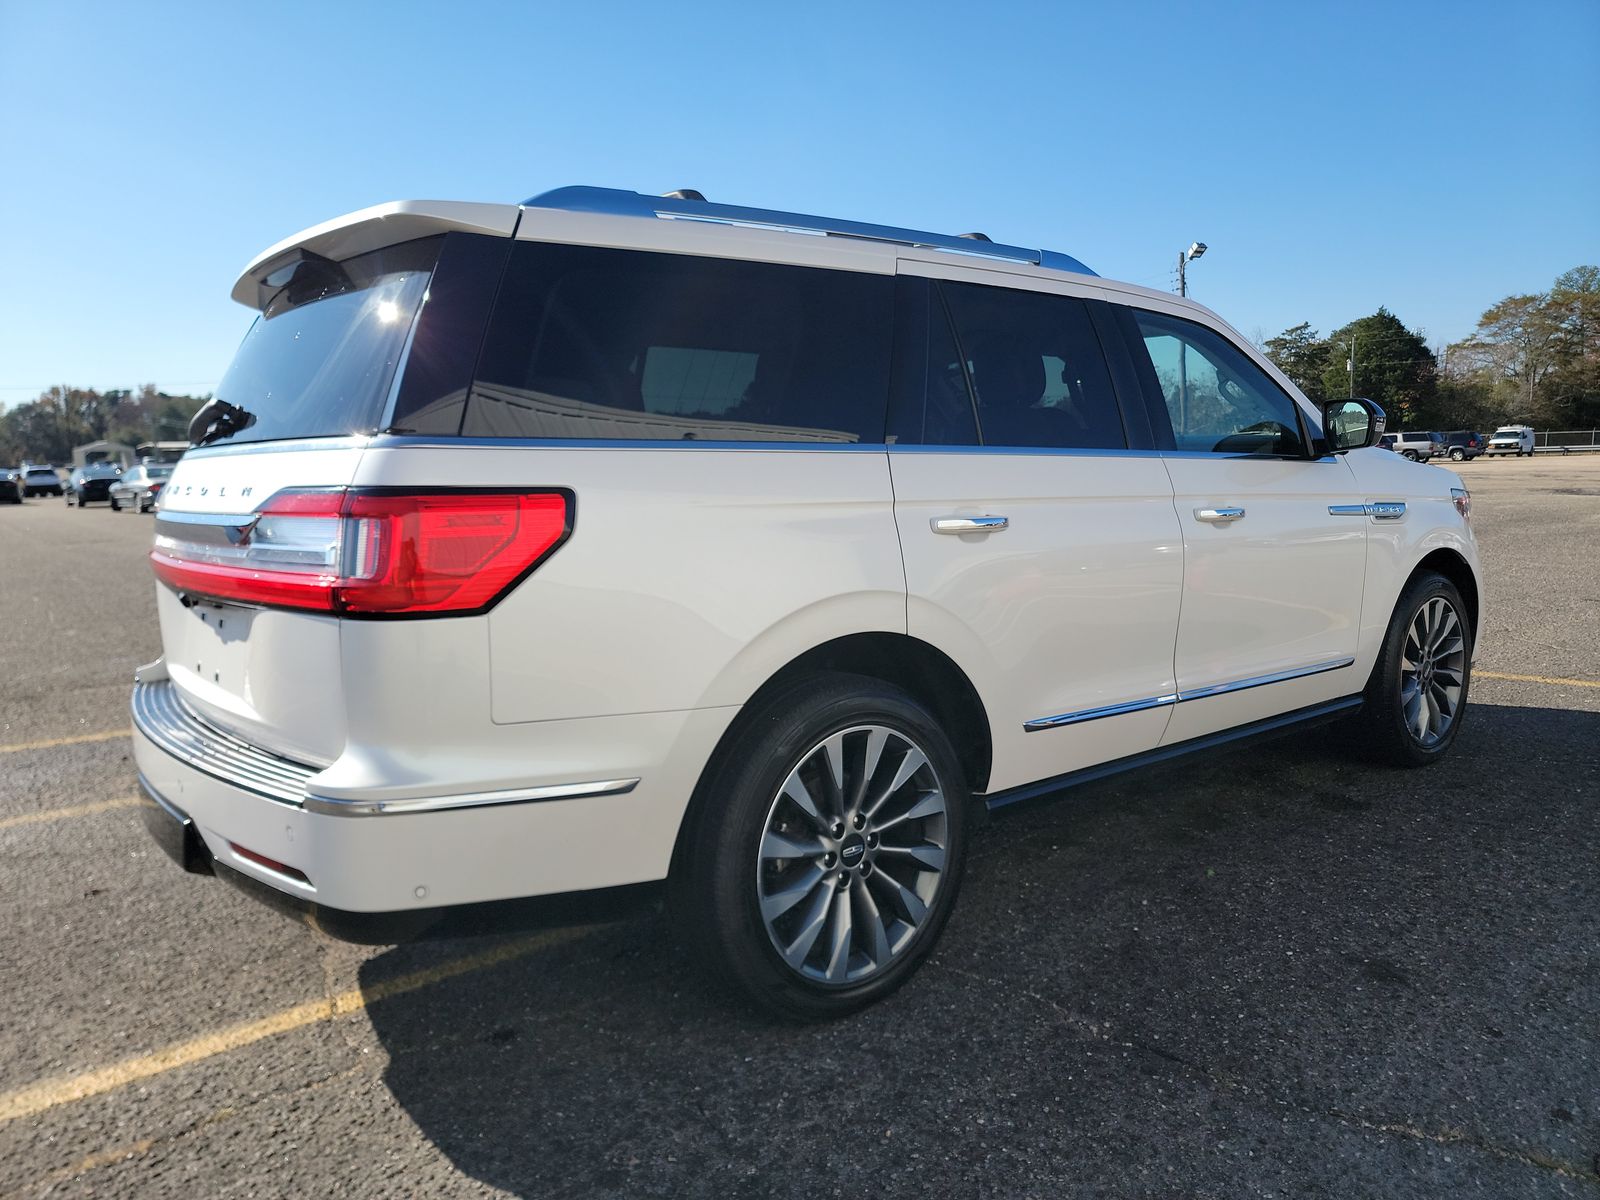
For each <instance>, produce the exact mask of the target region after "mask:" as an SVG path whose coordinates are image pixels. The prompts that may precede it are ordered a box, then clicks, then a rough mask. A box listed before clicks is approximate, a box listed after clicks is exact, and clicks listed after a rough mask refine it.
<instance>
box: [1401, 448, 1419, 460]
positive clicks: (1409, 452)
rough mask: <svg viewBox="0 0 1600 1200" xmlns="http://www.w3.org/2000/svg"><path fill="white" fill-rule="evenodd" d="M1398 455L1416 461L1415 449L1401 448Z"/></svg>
mask: <svg viewBox="0 0 1600 1200" xmlns="http://www.w3.org/2000/svg"><path fill="white" fill-rule="evenodd" d="M1400 457H1402V458H1409V459H1410V460H1411V461H1412V462H1416V461H1417V452H1416V451H1415V450H1402V451H1400Z"/></svg>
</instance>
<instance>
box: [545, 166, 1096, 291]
mask: <svg viewBox="0 0 1600 1200" xmlns="http://www.w3.org/2000/svg"><path fill="white" fill-rule="evenodd" d="M522 203H523V207H525V208H556V209H562V210H564V211H567V212H588V213H602V214H605V215H607V216H617V217H659V218H665V219H668V220H691V221H705V222H708V223H711V224H719V225H740V226H746V227H755V228H765V229H782V230H787V231H791V232H796V233H809V234H822V235H826V236H831V237H852V238H862V239H864V240H867V241H875V242H890V243H893V244H896V245H902V246H916V247H918V248H922V249H932V250H947V251H950V252H951V253H955V254H961V255H966V256H968V257H972V258H996V259H1003V260H1005V261H1009V262H1023V263H1031V264H1033V265H1035V266H1041V267H1048V268H1050V269H1052V270H1056V271H1072V272H1075V273H1077V274H1079V275H1093V274H1094V272H1093V271H1091V270H1090V269H1089V268H1088V267H1086V266H1084V265H1083V264H1082V263H1081V262H1079V261H1078V260H1077V259H1075V258H1073V257H1072V256H1071V255H1068V254H1061V253H1059V252H1057V251H1055V250H1030V249H1027V248H1026V247H1023V246H1007V245H1003V244H1001V243H998V242H988V241H983V242H979V241H975V240H973V239H971V238H966V237H961V236H953V235H951V234H946V233H927V232H924V231H922V230H918V229H900V228H897V227H895V226H893V225H872V224H869V223H867V222H863V221H844V220H835V219H833V218H831V217H814V216H807V215H805V214H803V213H791V212H778V211H775V210H771V209H764V208H745V207H742V206H740V205H736V204H712V203H709V202H707V201H704V200H686V199H681V198H679V197H677V196H645V195H641V194H640V193H638V192H629V191H623V190H622V189H620V188H598V187H563V188H556V189H555V190H554V191H549V192H544V193H542V194H540V195H538V196H532V197H530V198H529V199H527V200H524V201H523V202H522Z"/></svg>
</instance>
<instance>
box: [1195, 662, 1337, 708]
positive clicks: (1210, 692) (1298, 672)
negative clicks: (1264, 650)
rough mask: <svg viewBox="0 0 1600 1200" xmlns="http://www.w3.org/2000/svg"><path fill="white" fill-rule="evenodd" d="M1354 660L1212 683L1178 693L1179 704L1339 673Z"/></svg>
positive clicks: (1323, 663) (1322, 663) (1318, 664)
mask: <svg viewBox="0 0 1600 1200" xmlns="http://www.w3.org/2000/svg"><path fill="white" fill-rule="evenodd" d="M1355 661H1356V660H1355V659H1354V658H1334V659H1329V660H1328V661H1327V662H1320V663H1313V664H1312V665H1311V666H1309V667H1295V668H1294V669H1293V670H1289V671H1274V672H1273V673H1272V674H1270V675H1252V676H1250V677H1249V678H1248V679H1235V680H1233V681H1231V682H1229V683H1212V684H1208V685H1207V686H1205V687H1199V688H1193V689H1191V690H1190V691H1187V692H1179V693H1178V703H1180V704H1182V703H1183V702H1184V701H1186V700H1204V699H1206V698H1207V697H1209V696H1225V695H1227V694H1228V693H1229V692H1243V691H1246V690H1248V689H1250V688H1258V687H1265V686H1266V685H1267V684H1269V683H1286V682H1288V681H1289V680H1291V679H1304V678H1305V677H1306V676H1307V675H1321V674H1323V673H1324V672H1326V671H1339V670H1342V669H1343V668H1345V667H1348V666H1351V665H1352V664H1354V662H1355Z"/></svg>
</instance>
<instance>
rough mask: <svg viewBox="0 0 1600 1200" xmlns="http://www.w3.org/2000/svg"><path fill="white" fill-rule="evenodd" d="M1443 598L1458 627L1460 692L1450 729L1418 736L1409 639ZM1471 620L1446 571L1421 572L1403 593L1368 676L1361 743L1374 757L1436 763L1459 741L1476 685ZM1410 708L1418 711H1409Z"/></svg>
mask: <svg viewBox="0 0 1600 1200" xmlns="http://www.w3.org/2000/svg"><path fill="white" fill-rule="evenodd" d="M1435 600H1441V601H1443V602H1444V603H1445V604H1446V605H1448V606H1449V608H1450V609H1451V611H1452V613H1453V615H1454V617H1455V619H1456V621H1457V623H1458V626H1459V630H1460V638H1461V647H1460V664H1459V668H1458V669H1457V671H1456V674H1457V675H1458V676H1459V679H1460V694H1459V697H1458V698H1457V700H1456V701H1455V703H1454V707H1453V709H1452V710H1451V718H1450V722H1449V725H1448V727H1447V728H1445V729H1444V730H1443V731H1442V733H1441V734H1440V735H1439V736H1437V737H1436V738H1435V737H1434V736H1433V735H1432V734H1431V733H1430V734H1428V735H1426V736H1422V737H1419V736H1418V734H1417V733H1416V731H1415V729H1414V728H1413V727H1412V725H1411V723H1410V722H1409V721H1408V719H1407V712H1408V709H1410V708H1411V706H1410V705H1409V704H1408V701H1407V696H1408V694H1410V693H1411V691H1412V687H1411V683H1412V681H1413V680H1414V679H1415V678H1416V675H1415V672H1408V671H1407V669H1406V667H1407V663H1408V661H1409V660H1408V657H1407V654H1408V647H1407V642H1408V638H1409V637H1410V634H1411V630H1412V625H1413V622H1415V621H1416V620H1417V617H1418V614H1419V613H1420V612H1421V611H1422V610H1423V608H1424V607H1425V606H1427V605H1429V604H1431V603H1432V602H1433V601H1435ZM1472 636H1473V631H1472V623H1471V621H1470V620H1469V619H1468V616H1467V606H1466V604H1465V603H1463V601H1462V599H1461V593H1460V592H1458V591H1457V590H1456V586H1455V584H1453V583H1451V582H1450V581H1449V580H1448V579H1446V578H1445V577H1444V576H1443V575H1439V574H1437V573H1435V572H1433V571H1421V572H1418V573H1417V574H1416V575H1414V576H1413V577H1412V578H1411V580H1410V582H1409V583H1407V584H1406V587H1405V590H1404V591H1402V592H1401V593H1400V599H1399V601H1398V602H1397V603H1396V604H1395V608H1394V615H1393V616H1392V617H1390V618H1389V629H1388V632H1386V633H1385V634H1384V637H1383V648H1382V649H1381V650H1380V651H1379V653H1378V661H1377V662H1376V663H1375V664H1373V668H1372V675H1371V677H1370V678H1369V679H1368V680H1367V688H1366V694H1365V704H1364V705H1363V706H1362V711H1361V716H1360V723H1361V725H1362V726H1363V727H1364V730H1363V734H1364V735H1363V737H1362V738H1361V745H1362V746H1363V747H1364V748H1365V749H1366V751H1367V752H1368V754H1369V755H1370V757H1372V758H1373V759H1374V760H1376V761H1379V762H1384V763H1389V764H1391V765H1393V766H1398V767H1425V766H1428V765H1430V764H1432V763H1436V762H1438V761H1439V760H1440V759H1441V758H1443V757H1444V756H1445V755H1446V754H1447V753H1448V752H1449V750H1450V747H1451V746H1452V745H1453V744H1454V743H1455V740H1456V736H1457V735H1458V734H1459V733H1460V732H1461V722H1462V720H1463V719H1464V718H1465V716H1466V709H1467V698H1468V693H1469V691H1470V689H1471V685H1472V645H1473V643H1472ZM1437 670H1438V673H1437V675H1436V674H1435V671H1434V670H1430V671H1429V672H1428V677H1429V678H1430V679H1432V678H1439V677H1448V673H1447V672H1446V671H1445V670H1444V669H1443V668H1438V669H1437ZM1411 711H1415V710H1414V709H1411Z"/></svg>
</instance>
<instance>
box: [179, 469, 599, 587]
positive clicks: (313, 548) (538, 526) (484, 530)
mask: <svg viewBox="0 0 1600 1200" xmlns="http://www.w3.org/2000/svg"><path fill="white" fill-rule="evenodd" d="M200 529H212V530H216V529H224V530H226V532H227V536H226V537H221V538H217V537H211V536H199V535H197V534H196V533H195V531H198V530H200ZM571 530H572V494H571V493H570V492H566V491H538V492H523V491H504V490H494V491H457V490H453V489H452V490H438V491H399V490H391V489H385V488H377V489H328V490H302V489H291V490H288V491H283V492H279V493H277V495H275V496H273V497H272V498H271V499H270V500H268V501H267V502H266V503H265V504H264V505H262V506H261V508H260V509H259V510H258V511H257V512H255V513H254V514H252V515H251V516H249V517H248V518H245V519H244V520H243V521H242V523H241V524H239V525H238V526H231V527H219V526H189V525H186V524H185V523H182V522H176V521H175V522H172V523H171V524H170V525H164V526H163V527H162V528H161V529H160V530H158V532H157V534H156V540H155V548H154V549H153V550H152V551H151V552H150V562H151V565H152V566H153V567H154V568H155V572H156V577H157V578H158V579H160V580H161V581H162V582H163V583H165V584H167V585H168V586H169V587H172V588H174V589H176V590H178V591H180V592H184V593H187V594H190V595H194V596H199V597H205V598H209V599H216V600H231V601H237V602H239V603H243V604H261V605H267V606H270V607H277V608H297V609H306V610H309V611H313V612H326V613H333V614H335V615H339V616H355V617H405V616H413V617H425V616H446V615H448V616H464V615H469V614H472V613H480V612H484V611H486V610H487V609H489V608H490V607H492V606H493V605H494V604H495V603H496V602H497V601H498V600H499V599H500V598H501V597H502V596H504V595H505V594H506V593H507V592H509V591H510V590H511V589H512V588H513V587H514V586H516V584H517V583H519V582H520V581H521V580H522V578H523V577H524V576H526V575H527V574H528V573H529V572H530V571H532V570H533V569H534V568H535V567H537V566H538V565H539V564H540V563H541V562H543V561H544V560H545V559H546V558H548V557H549V556H550V555H551V554H552V553H553V552H554V551H555V550H556V548H557V547H559V546H560V545H561V543H562V542H564V541H565V540H566V539H567V536H568V534H569V533H570V532H571Z"/></svg>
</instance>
